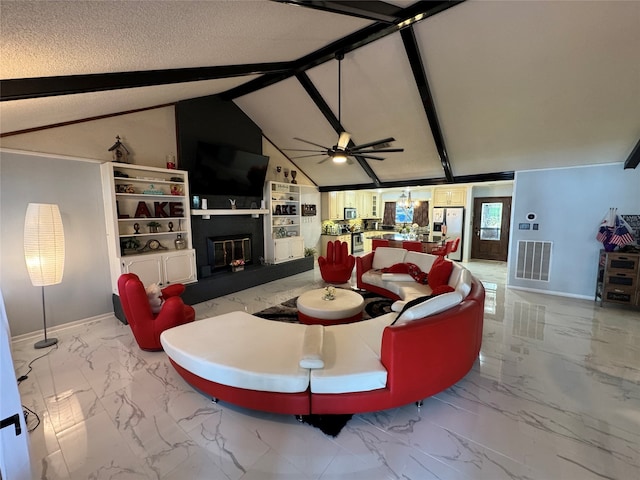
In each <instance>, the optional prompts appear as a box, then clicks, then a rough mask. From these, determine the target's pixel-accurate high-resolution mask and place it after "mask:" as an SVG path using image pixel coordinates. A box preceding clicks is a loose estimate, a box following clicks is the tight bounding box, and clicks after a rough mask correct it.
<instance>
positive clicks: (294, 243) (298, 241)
mask: <svg viewBox="0 0 640 480" xmlns="http://www.w3.org/2000/svg"><path fill="white" fill-rule="evenodd" d="M289 245H290V247H291V251H290V252H289V253H290V254H291V258H302V257H304V238H302V237H294V238H290V239H289Z"/></svg>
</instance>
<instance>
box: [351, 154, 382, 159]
mask: <svg viewBox="0 0 640 480" xmlns="http://www.w3.org/2000/svg"><path fill="white" fill-rule="evenodd" d="M354 155H357V156H359V157H361V158H368V159H369V160H384V158H383V157H376V156H374V155H366V154H362V153H354Z"/></svg>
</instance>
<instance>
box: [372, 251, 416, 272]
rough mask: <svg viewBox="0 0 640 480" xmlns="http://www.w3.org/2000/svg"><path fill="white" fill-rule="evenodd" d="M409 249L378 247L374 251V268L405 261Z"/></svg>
mask: <svg viewBox="0 0 640 480" xmlns="http://www.w3.org/2000/svg"><path fill="white" fill-rule="evenodd" d="M406 253H407V251H406V250H405V249H404V248H391V247H378V248H376V250H375V252H374V253H373V262H372V264H371V266H372V268H374V269H376V270H380V269H381V268H386V267H390V266H391V265H395V264H396V263H404V256H405V254H406Z"/></svg>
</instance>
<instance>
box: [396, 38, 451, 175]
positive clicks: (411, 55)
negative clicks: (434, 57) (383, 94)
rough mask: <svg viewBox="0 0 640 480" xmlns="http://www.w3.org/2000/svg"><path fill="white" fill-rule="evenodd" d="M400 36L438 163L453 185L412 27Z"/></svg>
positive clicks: (445, 147)
mask: <svg viewBox="0 0 640 480" xmlns="http://www.w3.org/2000/svg"><path fill="white" fill-rule="evenodd" d="M400 35H401V36H402V43H403V44H404V49H405V52H406V54H407V58H408V59H409V64H410V65H411V71H412V72H413V79H414V80H415V83H416V87H417V88H418V93H419V94H420V99H421V100H422V107H423V108H424V112H425V113H426V114H427V119H428V120H429V127H430V128H431V135H433V141H434V143H435V144H436V149H437V150H438V156H439V157H440V163H441V164H442V169H443V170H444V176H445V178H446V179H447V181H448V182H450V183H453V182H454V177H453V173H452V171H451V163H450V162H449V154H448V153H447V146H446V145H445V143H444V136H443V135H442V129H441V128H440V121H439V120H438V112H437V111H436V105H435V102H434V101H433V96H432V95H431V88H430V87H429V80H428V79H427V74H426V72H425V70H424V64H423V62H422V55H421V54H420V47H418V41H417V40H416V35H415V32H414V30H413V27H408V28H405V29H404V30H402V31H401V32H400Z"/></svg>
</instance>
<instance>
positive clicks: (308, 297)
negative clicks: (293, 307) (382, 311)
mask: <svg viewBox="0 0 640 480" xmlns="http://www.w3.org/2000/svg"><path fill="white" fill-rule="evenodd" d="M324 294H325V290H324V288H318V289H316V290H310V291H308V292H305V293H303V294H302V295H300V296H299V297H298V301H297V306H298V320H300V323H304V324H307V325H339V324H341V323H352V322H357V321H360V320H362V309H363V308H364V299H363V298H362V295H360V294H358V293H356V292H352V291H351V290H345V289H343V288H336V293H335V297H336V298H335V299H334V300H324V299H323V296H324Z"/></svg>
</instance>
